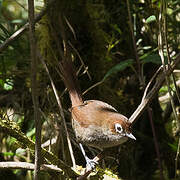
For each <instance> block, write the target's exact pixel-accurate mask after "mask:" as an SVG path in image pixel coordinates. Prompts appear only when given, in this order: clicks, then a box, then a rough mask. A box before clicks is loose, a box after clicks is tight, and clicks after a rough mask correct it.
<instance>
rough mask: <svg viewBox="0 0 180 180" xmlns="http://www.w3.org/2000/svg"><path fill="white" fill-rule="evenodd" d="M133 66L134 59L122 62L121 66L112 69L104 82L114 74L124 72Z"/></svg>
mask: <svg viewBox="0 0 180 180" xmlns="http://www.w3.org/2000/svg"><path fill="white" fill-rule="evenodd" d="M132 64H133V59H128V60H125V61H123V62H120V63H119V64H117V65H115V66H114V67H112V68H111V69H110V70H109V71H108V72H107V73H106V74H105V76H104V78H103V81H104V80H106V79H107V78H108V77H109V76H111V75H112V74H116V73H118V72H120V71H123V70H124V69H126V68H127V67H130V66H131V65H132Z"/></svg>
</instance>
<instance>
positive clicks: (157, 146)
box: [148, 106, 164, 180]
mask: <svg viewBox="0 0 180 180" xmlns="http://www.w3.org/2000/svg"><path fill="white" fill-rule="evenodd" d="M148 116H149V119H150V123H151V128H152V133H153V139H154V145H155V150H156V154H157V158H158V166H159V170H160V176H161V180H163V179H164V177H163V168H162V162H161V156H160V152H159V145H158V141H157V137H156V131H155V127H154V123H153V114H152V109H151V108H150V107H149V106H148Z"/></svg>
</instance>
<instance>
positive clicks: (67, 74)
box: [60, 60, 83, 107]
mask: <svg viewBox="0 0 180 180" xmlns="http://www.w3.org/2000/svg"><path fill="white" fill-rule="evenodd" d="M60 71H61V73H62V77H63V81H64V84H65V86H66V87H67V89H68V91H69V96H70V99H71V103H72V107H73V106H78V105H81V104H83V99H82V95H81V91H80V87H79V85H78V80H77V77H76V74H75V71H74V69H73V64H72V61H71V60H63V61H61V62H60Z"/></svg>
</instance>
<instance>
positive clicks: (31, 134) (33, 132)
mask: <svg viewBox="0 0 180 180" xmlns="http://www.w3.org/2000/svg"><path fill="white" fill-rule="evenodd" d="M34 134H35V128H33V129H32V130H31V131H29V132H27V134H26V136H27V137H31V136H33V135H34Z"/></svg>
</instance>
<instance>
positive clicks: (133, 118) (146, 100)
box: [129, 53, 180, 123]
mask: <svg viewBox="0 0 180 180" xmlns="http://www.w3.org/2000/svg"><path fill="white" fill-rule="evenodd" d="M179 63H180V53H179V54H178V55H177V57H176V58H175V60H174V61H173V62H172V63H171V66H170V68H169V69H168V70H167V71H166V75H167V76H169V75H170V74H171V73H172V72H173V70H174V69H175V68H176V66H177V65H178V64H179ZM164 80H165V75H164V72H160V73H159V75H158V76H157V78H156V83H155V84H154V86H153V87H152V89H151V90H149V92H148V93H147V95H146V97H145V98H144V99H143V101H141V103H140V105H139V106H138V107H137V109H136V110H135V111H134V113H133V114H132V115H131V117H130V118H129V121H130V122H131V123H135V121H136V120H137V119H138V118H139V117H140V116H141V114H142V113H143V112H144V110H145V109H146V107H147V105H148V104H149V103H150V102H151V101H152V99H153V98H154V97H155V95H156V94H157V93H158V92H159V89H160V88H161V86H162V84H163V82H164Z"/></svg>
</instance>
